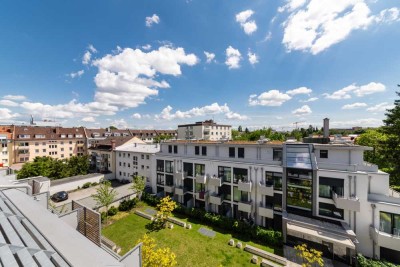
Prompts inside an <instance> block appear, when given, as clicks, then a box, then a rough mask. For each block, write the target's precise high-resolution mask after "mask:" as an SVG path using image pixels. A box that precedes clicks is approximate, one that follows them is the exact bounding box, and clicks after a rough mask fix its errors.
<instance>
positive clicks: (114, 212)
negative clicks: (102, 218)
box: [108, 207, 118, 216]
mask: <svg viewBox="0 0 400 267" xmlns="http://www.w3.org/2000/svg"><path fill="white" fill-rule="evenodd" d="M117 213H118V209H117V208H116V207H111V208H110V209H109V210H108V216H114V215H115V214H117Z"/></svg>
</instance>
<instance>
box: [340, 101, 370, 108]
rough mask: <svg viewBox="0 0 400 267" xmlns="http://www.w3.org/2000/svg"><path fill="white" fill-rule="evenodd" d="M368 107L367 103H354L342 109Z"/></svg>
mask: <svg viewBox="0 0 400 267" xmlns="http://www.w3.org/2000/svg"><path fill="white" fill-rule="evenodd" d="M366 106H367V104H366V103H360V102H356V103H353V104H347V105H344V106H343V107H342V109H357V108H363V107H366Z"/></svg>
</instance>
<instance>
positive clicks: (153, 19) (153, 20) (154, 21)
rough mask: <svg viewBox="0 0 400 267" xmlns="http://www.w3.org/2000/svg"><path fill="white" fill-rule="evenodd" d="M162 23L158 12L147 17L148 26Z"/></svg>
mask: <svg viewBox="0 0 400 267" xmlns="http://www.w3.org/2000/svg"><path fill="white" fill-rule="evenodd" d="M158 23H160V17H159V16H157V14H153V16H151V17H146V27H151V26H153V24H158Z"/></svg>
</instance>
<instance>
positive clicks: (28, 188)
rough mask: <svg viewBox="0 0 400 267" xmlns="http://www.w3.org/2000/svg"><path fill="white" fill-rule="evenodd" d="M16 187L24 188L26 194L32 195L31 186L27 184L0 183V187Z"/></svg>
mask: <svg viewBox="0 0 400 267" xmlns="http://www.w3.org/2000/svg"><path fill="white" fill-rule="evenodd" d="M14 188H15V189H17V188H25V189H26V191H27V195H28V196H32V187H31V186H30V185H28V184H19V185H0V189H14Z"/></svg>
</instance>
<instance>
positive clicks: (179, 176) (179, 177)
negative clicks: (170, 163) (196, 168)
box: [174, 172, 186, 181]
mask: <svg viewBox="0 0 400 267" xmlns="http://www.w3.org/2000/svg"><path fill="white" fill-rule="evenodd" d="M185 174H186V173H183V172H176V173H174V179H175V181H183V180H185V176H186V175H185Z"/></svg>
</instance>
